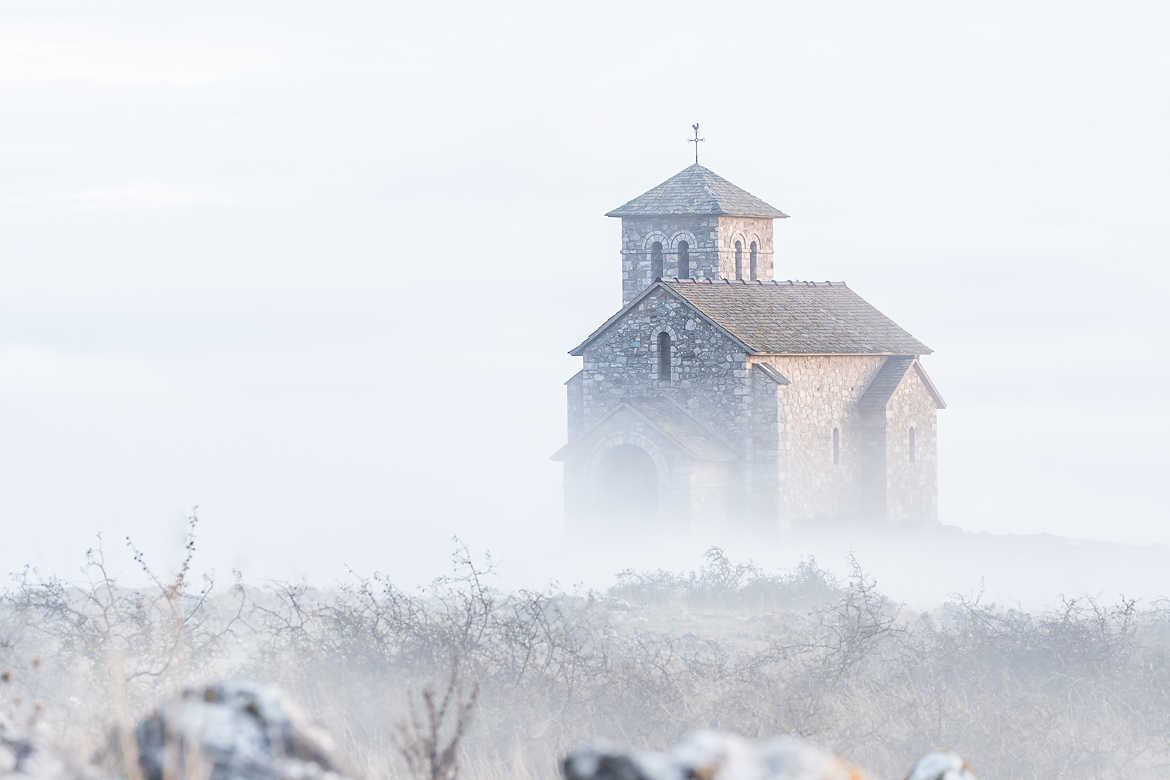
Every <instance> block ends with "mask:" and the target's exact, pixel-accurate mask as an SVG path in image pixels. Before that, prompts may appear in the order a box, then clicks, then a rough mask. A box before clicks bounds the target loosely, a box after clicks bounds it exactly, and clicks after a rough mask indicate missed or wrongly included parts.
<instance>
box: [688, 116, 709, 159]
mask: <svg viewBox="0 0 1170 780" xmlns="http://www.w3.org/2000/svg"><path fill="white" fill-rule="evenodd" d="M691 129H692V130H694V131H695V137H694V138H690V139H688V140H687V143H691V144H694V145H695V165H698V164H699V144H700V143H701V142H703V141H706V140H707V139H706V138H699V123H698V122H695V123H694V124H693V125H691Z"/></svg>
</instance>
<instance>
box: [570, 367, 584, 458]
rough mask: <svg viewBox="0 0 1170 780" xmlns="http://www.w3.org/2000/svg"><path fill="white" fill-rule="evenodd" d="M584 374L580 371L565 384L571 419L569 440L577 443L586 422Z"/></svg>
mask: <svg viewBox="0 0 1170 780" xmlns="http://www.w3.org/2000/svg"><path fill="white" fill-rule="evenodd" d="M581 376H582V372H581V371H578V372H577V373H575V374H573V375H572V376H571V377H569V380H568V381H567V382H565V395H566V396H567V397H568V399H567V400H568V407H569V419H568V440H569V441H575V440H576V439H577V437H578V436H580V435H581V432H582V427H581V426H582V424H583V423H584V420H585V397H584V395H582V392H581Z"/></svg>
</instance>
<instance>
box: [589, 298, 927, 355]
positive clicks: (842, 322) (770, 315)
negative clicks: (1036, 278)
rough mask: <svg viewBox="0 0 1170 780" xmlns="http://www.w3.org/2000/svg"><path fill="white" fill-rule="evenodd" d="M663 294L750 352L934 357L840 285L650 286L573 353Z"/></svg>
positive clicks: (916, 341) (885, 317)
mask: <svg viewBox="0 0 1170 780" xmlns="http://www.w3.org/2000/svg"><path fill="white" fill-rule="evenodd" d="M662 289H665V290H666V291H668V292H669V293H671V294H673V295H675V296H677V297H678V298H680V299H682V300H683V301H685V302H686V303H687V304H689V305H690V306H691V307H692V308H694V309H695V310H696V311H697V312H699V314H701V315H702V316H703V317H704V319H706V320H707V321H708V322H711V323H712V324H714V325H715V326H716V327H719V328H721V329H723V330H724V331H726V332H727V333H728V334H729V335H730V336H731V337H732V338H734V339H735V340H736V341H738V342H739V343H740V344H741V345H742V346H743V348H744V349H745V350H746V351H747V352H749V353H753V354H806V355H810V354H811V355H867V354H869V355H873V354H876V355H891V354H893V355H926V354H930V352H931V351H932V350H931V349H930V347H928V346H926V345H925V344H923V343H922V342H921V341H919V340H918V339H916V338H914V337H913V336H911V335H910V334H909V333H907V332H906V331H904V330H902V328H900V327H898V325H897V323H895V322H894V321H893V320H891V319H890V318H889V317H887V316H886V315H884V314H882V313H881V312H880V311H878V310H877V309H875V308H874V307H873V306H871V305H870V304H869V303H866V301H865V300H864V299H863V298H862V297H861V296H860V295H858V294H857V293H855V292H853V290H851V289H849V288H848V287H847V286H845V284H844V283H843V282H792V281H786V282H746V281H731V280H719V281H712V280H705V279H663V280H659V281H657V282H655V283H654V284H652V285H650V286H649V287H647V288H646V289H645V290H644V291H643V292H642V293H641V294H639V295H638V297H636V298H634V300H632V301H630V302H629V303H628V304H627V305H626V306H625V307H624V308H623V309H622V310H621V311H619V312H618V313H617V314H615V315H613V316H612V317H610V318H609V319H608V320H606V321H605V323H603V324H602V326H601V327H600V328H598V329H597V330H595V331H594V332H593V333H592V334H590V336H589V338H587V339H585V341H584V342H582V343H581V344H580V345H578V346H577V347H576V348H574V349H573V350H572V351H571V352H570V353H569V354H571V355H580V354H582V351H583V350H584V348H585V347H586V346H587V345H588V344H589V343H590V342H591V341H593V339H595V338H597V337H598V336H599V335H601V334H602V333H603V332H604V331H605V330H607V329H608V328H609V326H610V325H612V324H614V323H615V322H617V321H618V320H620V319H621V318H622V317H624V316H625V314H626V312H628V311H630V310H631V309H633V308H634V307H635V306H637V305H638V304H639V303H641V301H642V300H643V299H644V298H645V297H646V296H647V295H649V294H651V293H652V292H653V291H655V290H662Z"/></svg>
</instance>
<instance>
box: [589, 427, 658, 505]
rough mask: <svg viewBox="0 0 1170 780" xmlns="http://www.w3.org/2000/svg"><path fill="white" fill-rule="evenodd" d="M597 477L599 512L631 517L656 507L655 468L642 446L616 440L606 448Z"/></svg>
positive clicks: (598, 467) (656, 484)
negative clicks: (616, 441) (612, 445)
mask: <svg viewBox="0 0 1170 780" xmlns="http://www.w3.org/2000/svg"><path fill="white" fill-rule="evenodd" d="M596 478H597V509H598V512H599V513H600V514H602V515H604V516H608V517H623V518H631V519H632V518H649V517H653V516H654V515H655V513H656V512H657V511H658V469H657V468H656V467H655V465H654V461H653V460H652V459H651V458H650V456H649V455H648V454H647V453H646V450H644V449H642V448H641V447H638V446H635V445H633V444H619V445H617V446H616V447H611V448H610V449H608V450H606V451H605V454H603V455H602V456H601V460H600V461H599V463H598V465H597V477H596Z"/></svg>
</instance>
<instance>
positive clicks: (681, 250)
mask: <svg viewBox="0 0 1170 780" xmlns="http://www.w3.org/2000/svg"><path fill="white" fill-rule="evenodd" d="M678 278H679V279H690V278H691V245H690V244H688V243H687V242H686V241H679V242H678Z"/></svg>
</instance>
